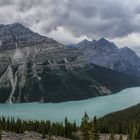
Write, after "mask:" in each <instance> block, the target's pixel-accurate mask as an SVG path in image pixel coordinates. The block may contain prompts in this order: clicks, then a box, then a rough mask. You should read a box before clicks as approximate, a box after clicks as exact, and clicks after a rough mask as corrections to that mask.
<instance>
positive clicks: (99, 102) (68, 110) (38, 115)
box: [0, 87, 140, 123]
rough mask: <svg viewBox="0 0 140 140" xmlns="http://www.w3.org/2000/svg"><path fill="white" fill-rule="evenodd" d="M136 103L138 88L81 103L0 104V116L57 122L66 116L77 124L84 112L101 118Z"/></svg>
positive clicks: (139, 94)
mask: <svg viewBox="0 0 140 140" xmlns="http://www.w3.org/2000/svg"><path fill="white" fill-rule="evenodd" d="M138 103H140V87H137V88H128V89H125V90H122V91H121V92H119V93H116V94H113V95H108V96H101V97H96V98H92V99H88V100H82V101H71V102H63V103H57V104H53V103H25V104H0V116H5V117H15V118H20V119H31V120H51V121H59V122H61V121H63V120H64V118H65V117H66V116H67V117H68V119H69V120H71V121H73V120H75V121H76V122H77V123H79V122H80V120H81V118H82V116H83V114H84V112H85V111H87V113H88V115H89V116H90V117H93V116H95V115H96V116H98V117H101V116H103V115H105V114H107V113H110V112H114V111H118V110H121V109H125V108H127V107H130V106H132V105H135V104H138Z"/></svg>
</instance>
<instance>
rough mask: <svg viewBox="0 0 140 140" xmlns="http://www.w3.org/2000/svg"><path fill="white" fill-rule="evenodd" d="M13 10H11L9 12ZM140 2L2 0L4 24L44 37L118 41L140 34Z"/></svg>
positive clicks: (123, 0)
mask: <svg viewBox="0 0 140 140" xmlns="http://www.w3.org/2000/svg"><path fill="white" fill-rule="evenodd" d="M8 9H9V10H8ZM139 9H140V3H139V2H138V1H137V0H133V1H132V0H117V1H113V0H61V1H60V0H1V1H0V23H11V22H20V23H22V24H24V25H27V26H29V27H31V28H32V29H34V30H37V31H39V32H40V33H43V34H46V35H47V34H48V33H49V32H51V31H54V30H57V29H58V27H63V28H65V29H66V30H68V31H69V32H71V33H72V34H73V35H74V36H77V37H79V36H81V35H87V36H88V37H107V38H116V37H123V36H127V35H129V34H132V33H139V32H140V25H139V23H140V15H139V14H140V10H139Z"/></svg>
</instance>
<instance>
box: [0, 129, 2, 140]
mask: <svg viewBox="0 0 140 140" xmlns="http://www.w3.org/2000/svg"><path fill="white" fill-rule="evenodd" d="M0 140H2V135H1V130H0Z"/></svg>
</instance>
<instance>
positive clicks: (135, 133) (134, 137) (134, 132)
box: [131, 126, 137, 140]
mask: <svg viewBox="0 0 140 140" xmlns="http://www.w3.org/2000/svg"><path fill="white" fill-rule="evenodd" d="M131 136H132V137H131V138H132V140H136V138H137V128H136V127H135V126H133V128H132V135H131Z"/></svg>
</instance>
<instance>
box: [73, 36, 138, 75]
mask: <svg viewBox="0 0 140 140" xmlns="http://www.w3.org/2000/svg"><path fill="white" fill-rule="evenodd" d="M72 46H73V47H74V46H75V48H77V49H79V50H80V51H82V52H83V53H84V55H83V57H85V58H86V60H87V63H93V64H96V65H99V66H103V67H106V68H109V69H112V70H116V71H119V72H123V73H126V74H130V75H135V76H140V58H139V56H137V55H136V53H135V52H134V51H132V50H131V49H129V48H128V47H124V48H118V47H117V46H116V45H115V44H114V43H113V42H110V41H108V40H106V39H104V38H101V39H99V40H97V41H96V40H93V41H88V40H83V41H81V42H80V43H78V44H75V45H72Z"/></svg>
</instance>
